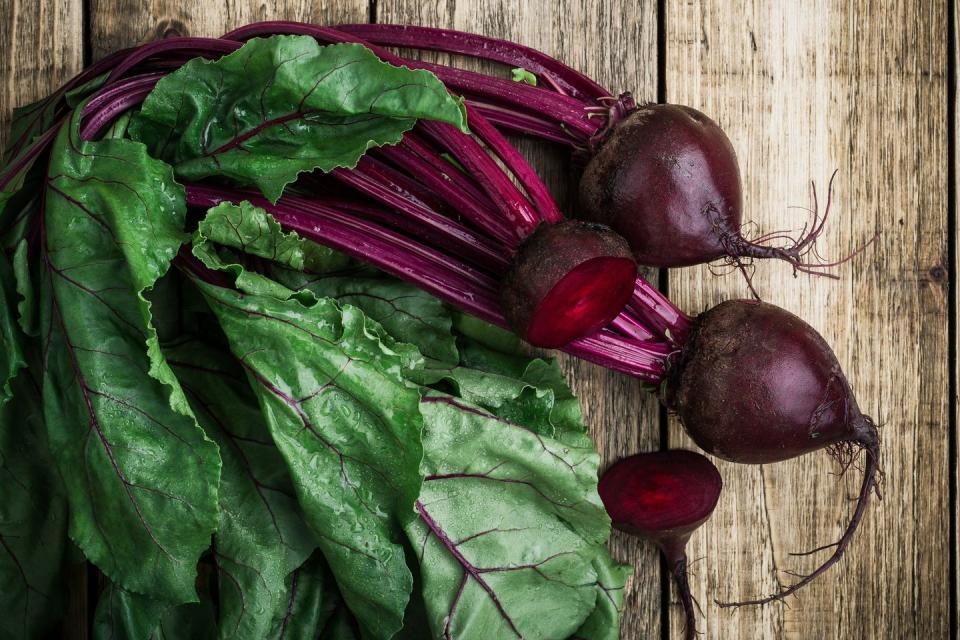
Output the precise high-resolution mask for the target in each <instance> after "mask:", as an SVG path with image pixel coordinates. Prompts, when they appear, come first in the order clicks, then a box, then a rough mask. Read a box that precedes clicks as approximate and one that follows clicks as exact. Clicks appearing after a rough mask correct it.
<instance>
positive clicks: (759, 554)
mask: <svg viewBox="0 0 960 640" xmlns="http://www.w3.org/2000/svg"><path fill="white" fill-rule="evenodd" d="M662 4H663V5H664V6H665V9H666V11H665V15H664V16H663V21H664V24H665V26H666V43H665V44H666V48H665V49H666V50H665V53H666V60H665V61H664V62H665V67H666V76H665V78H664V81H665V83H666V89H667V98H668V99H669V100H670V101H675V102H682V103H686V104H690V105H691V106H694V107H697V108H700V109H702V110H704V111H705V112H707V113H708V114H709V115H711V116H713V117H715V118H716V119H718V120H719V121H720V123H721V125H722V126H723V127H724V128H725V129H726V130H727V132H728V134H729V135H730V137H731V139H732V140H733V142H734V145H735V147H736V148H737V151H738V154H739V155H740V160H741V167H742V171H743V175H744V186H745V202H746V218H747V219H748V220H752V221H754V222H755V223H756V224H757V229H758V230H759V231H764V230H765V231H769V230H773V229H776V228H791V229H796V228H799V227H800V226H802V224H803V221H804V217H803V216H804V215H805V213H804V212H803V211H801V210H799V209H791V208H788V207H790V206H807V205H808V203H809V188H808V181H809V180H811V179H814V180H816V181H817V183H818V185H819V186H820V187H821V189H822V188H824V187H825V182H826V180H827V179H828V177H829V175H830V173H831V172H832V170H833V169H834V168H839V169H840V175H839V178H838V182H837V187H836V190H835V201H836V203H837V207H836V209H835V211H834V218H833V222H832V223H831V224H830V225H829V227H828V232H827V234H826V236H825V238H824V240H823V244H822V246H823V250H824V253H825V254H826V255H828V256H841V255H845V254H847V253H849V252H851V251H852V250H853V249H854V248H856V247H857V246H858V245H859V244H860V243H861V242H863V241H864V240H865V239H867V238H869V237H871V236H872V235H873V234H874V233H876V232H881V236H880V238H879V240H878V242H877V244H876V245H875V246H874V247H873V248H871V250H869V251H868V252H866V253H864V254H863V255H861V256H859V257H857V258H856V259H855V260H854V261H852V262H851V263H850V264H847V265H845V266H843V267H841V268H839V269H838V270H837V274H838V275H839V276H840V280H839V281H829V280H815V279H810V278H806V277H801V278H797V279H794V278H793V277H792V276H791V273H790V271H789V269H788V268H787V267H786V266H784V265H776V264H770V263H765V264H760V265H757V272H756V277H755V284H756V286H757V288H758V290H759V291H760V292H761V293H762V294H763V295H764V297H765V298H766V299H768V300H770V301H772V302H775V303H777V304H780V305H782V306H784V307H786V308H788V309H790V310H791V311H794V312H796V313H798V314H800V315H801V316H802V317H804V318H805V319H806V320H807V321H808V322H810V323H811V324H812V325H813V326H814V327H815V328H817V329H818V330H819V331H821V332H822V333H823V334H824V336H825V337H826V338H827V340H828V342H830V343H831V344H832V345H833V346H834V348H835V349H836V352H837V355H838V357H839V359H840V361H841V363H842V364H843V366H844V369H845V370H846V372H847V374H848V377H849V378H850V380H851V381H852V383H853V386H854V388H855V390H856V392H857V394H858V398H859V400H860V404H861V407H862V408H863V409H864V410H865V411H866V412H867V413H870V414H871V415H873V416H874V418H876V419H877V421H878V422H879V423H880V424H881V425H882V436H883V439H884V440H883V455H884V469H885V472H886V482H885V485H884V501H883V502H882V503H879V504H878V503H874V504H873V505H872V507H871V509H870V513H869V515H868V517H867V519H866V522H865V523H864V525H863V526H862V527H861V531H860V534H859V535H858V537H857V540H856V541H855V543H854V545H853V547H852V549H851V551H850V552H849V554H848V555H847V557H846V558H845V560H844V561H843V562H842V564H841V565H840V566H839V567H836V568H834V569H833V570H832V571H831V572H829V573H828V574H827V575H825V576H824V577H823V578H821V579H820V581H819V582H818V583H816V584H815V585H813V586H811V587H810V588H808V589H807V590H806V591H804V592H802V593H801V594H800V597H799V598H797V599H793V600H791V603H790V604H791V606H790V608H786V607H783V606H779V605H777V606H770V607H767V608H764V609H745V610H739V611H736V612H734V611H729V610H720V609H718V608H717V607H716V606H714V605H713V599H714V598H715V597H719V598H736V597H740V596H751V595H757V594H766V593H768V592H771V591H772V590H773V589H775V588H776V587H777V585H778V584H787V583H789V581H790V580H791V578H790V577H789V576H787V575H786V574H785V573H783V571H784V570H785V569H797V570H804V569H809V568H810V567H812V566H814V559H812V558H805V559H801V558H793V557H790V556H789V555H788V554H789V552H791V551H797V550H804V549H808V548H811V547H814V546H817V545H819V544H822V543H824V542H829V541H832V540H834V539H836V537H837V536H838V534H839V532H840V530H841V528H842V526H843V525H844V524H845V522H846V518H847V516H848V514H849V508H850V507H849V502H848V501H847V498H848V497H849V495H851V494H853V493H855V490H856V487H857V484H858V479H857V478H856V477H855V476H856V473H855V472H851V473H850V474H848V476H846V477H845V478H843V479H839V480H838V479H837V478H836V477H835V476H832V475H830V472H832V471H835V470H836V465H835V463H834V462H833V461H831V460H830V459H829V457H828V456H827V455H826V454H824V453H820V454H813V455H810V456H807V457H805V458H802V459H800V460H796V461H792V462H787V463H781V464H777V465H771V466H767V467H763V468H758V467H749V468H748V467H743V466H737V465H731V464H725V463H721V464H720V466H721V471H722V473H723V475H724V480H725V483H726V490H725V492H724V495H723V497H722V499H721V504H720V506H719V508H718V511H717V513H716V515H715V516H714V518H713V519H712V520H711V521H710V523H709V524H708V525H707V526H706V527H704V529H703V530H701V532H699V533H698V534H697V535H695V536H694V539H693V540H692V542H691V547H690V550H689V551H690V556H691V558H692V559H694V560H696V559H699V558H702V559H701V560H699V561H696V562H694V564H693V567H692V570H693V573H694V577H693V579H692V584H693V585H694V590H695V595H696V597H697V599H698V600H699V601H700V603H701V605H702V606H703V607H704V610H705V614H706V616H705V619H702V620H701V621H700V625H701V631H704V632H705V634H706V635H705V637H707V638H720V639H724V640H726V639H728V638H730V639H736V638H741V639H744V640H753V639H760V638H842V639H853V638H943V637H947V636H948V632H949V626H950V624H951V616H952V615H955V613H956V612H951V611H950V610H949V593H948V591H949V588H950V587H949V573H950V571H956V567H955V566H954V567H951V565H950V563H949V562H948V559H947V549H948V547H949V526H950V522H949V513H948V509H947V508H946V505H948V504H949V495H948V486H949V482H950V478H951V474H955V473H956V468H957V461H956V460H950V459H949V446H948V440H949V437H950V434H949V428H948V425H949V412H950V411H951V406H950V401H951V399H950V397H949V387H948V379H949V372H950V367H955V366H956V363H950V362H949V360H948V343H947V341H948V333H947V332H948V314H949V313H950V312H951V311H952V312H953V313H956V309H952V310H951V309H950V308H949V301H948V299H949V296H948V287H949V282H948V280H949V273H950V265H949V264H948V262H947V261H948V257H947V256H948V247H947V243H948V242H949V241H951V234H955V233H957V232H958V230H956V229H949V228H948V220H947V189H946V185H947V180H948V173H947V160H948V159H947V140H948V135H950V131H951V129H950V127H949V126H948V122H947V112H946V105H947V82H948V75H947V74H948V67H947V56H948V55H953V56H956V55H957V53H956V52H948V51H947V50H946V29H947V22H948V11H947V5H946V1H945V0H935V1H933V2H926V1H920V0H913V1H910V0H891V1H890V2H884V3H882V5H878V4H877V3H872V2H867V1H866V0H855V1H852V2H844V1H842V0H813V2H811V3H804V5H803V7H802V8H800V7H796V6H794V3H780V2H763V1H762V0H665V2H663V3H662ZM82 6H83V5H82V3H81V2H80V1H79V0H40V1H39V2H24V1H23V0H0V52H2V56H3V57H2V61H0V65H2V66H0V78H2V81H3V91H0V125H2V130H0V145H2V144H3V142H4V138H3V136H4V135H5V134H6V131H5V129H6V124H7V122H8V118H9V113H10V110H11V109H12V108H13V107H14V106H17V105H19V104H26V103H28V102H30V101H32V100H34V99H36V98H38V97H40V96H42V95H44V94H45V93H47V92H49V91H50V90H51V89H52V88H54V87H55V86H57V85H58V84H60V83H61V82H62V81H64V80H65V79H66V78H68V77H69V76H70V75H72V74H73V73H74V72H76V71H77V70H79V68H80V67H81V64H82V60H83V58H84V51H83V35H82V34H83V31H84V29H83V24H84V16H83V8H82ZM656 6H657V2H655V1H654V0H642V1H641V2H639V3H638V2H630V1H629V0H608V1H606V2H603V3H590V2H586V0H559V1H555V2H549V1H548V0H532V1H530V2H523V3H521V2H519V0H471V1H468V0H460V1H459V2H456V1H455V0H449V1H447V2H443V3H441V2H435V3H420V2H415V1H414V0H379V2H378V3H377V13H378V18H379V20H380V21H383V22H386V21H392V22H411V23H418V24H425V25H439V26H450V27H455V28H459V29H465V30H471V31H477V32H482V33H486V34H490V35H497V36H501V37H507V38H511V39H514V40H517V41H520V42H523V43H525V44H529V45H532V46H535V47H538V48H540V49H543V50H545V51H547V52H549V53H551V54H554V55H557V56H558V57H560V58H561V59H564V60H565V61H567V62H569V63H570V64H572V65H573V66H575V67H577V68H579V69H582V70H584V71H586V72H587V73H589V74H590V75H592V76H593V77H595V78H597V79H598V80H599V81H601V82H602V83H603V84H605V85H607V86H608V87H610V88H612V89H620V88H623V89H631V90H633V91H634V93H635V95H637V96H638V97H639V98H641V99H654V98H655V97H656V96H655V94H656V83H657V77H656V70H657V41H656V31H657V29H656V23H657V15H656ZM89 9H90V13H89V16H88V21H89V28H90V36H91V37H90V42H91V43H92V47H93V49H92V51H89V52H87V54H88V55H90V56H92V58H93V59H96V58H99V57H101V56H102V55H104V54H106V53H108V52H110V51H113V50H115V49H117V48H120V47H122V46H129V45H132V44H136V43H138V42H144V41H147V40H151V39H153V38H156V37H160V36H163V35H171V34H192V35H211V36H213V35H219V34H220V33H222V32H224V31H226V30H228V29H230V28H232V27H235V26H238V25H241V24H246V23H249V22H253V21H257V20H267V19H295V20H305V21H311V22H318V23H328V24H331V23H336V22H345V21H348V22H363V21H366V20H367V18H368V9H369V7H368V2H367V0H334V1H332V2H329V1H328V2H324V3H313V2H309V1H307V0H296V1H295V0H281V1H277V2H270V3H264V2H255V1H253V0H231V1H229V2H226V3H210V2H202V1H201V0H148V1H147V2H134V1H133V0H90V2H89ZM38 52H41V53H40V54H39V55H38ZM955 66H956V65H954V68H955ZM953 130H956V125H954V129H953ZM522 149H523V150H524V151H525V152H526V153H528V155H529V157H531V158H532V160H533V162H534V163H535V164H536V165H537V167H538V168H539V169H540V170H541V171H542V173H543V175H544V177H545V178H546V179H547V180H548V182H549V183H550V185H551V187H552V188H554V190H555V192H556V193H557V194H558V197H559V198H560V200H561V201H566V198H565V197H564V196H565V195H566V193H567V192H568V191H569V189H570V187H571V186H572V184H573V181H572V180H571V176H570V174H569V171H568V168H567V167H566V165H565V163H564V162H562V161H560V160H558V157H559V156H558V154H557V153H556V152H555V150H552V149H547V148H546V147H540V146H535V145H532V144H528V143H523V144H522ZM955 175H956V173H955ZM952 239H953V241H955V242H958V241H960V237H954V238H952ZM954 270H955V267H954ZM670 283H671V294H672V297H674V298H675V299H676V300H677V301H678V302H679V303H680V304H681V306H683V307H684V308H685V309H687V310H688V311H691V312H695V311H699V310H702V309H705V308H707V307H709V306H711V305H712V304H715V303H716V302H719V301H720V300H722V299H725V298H728V297H732V296H744V295H746V293H747V291H746V288H745V286H744V285H743V282H742V280H741V278H740V277H739V276H738V275H737V274H728V275H726V276H724V277H719V278H718V277H715V276H714V275H712V274H711V273H710V272H709V270H708V269H705V268H703V269H700V268H695V269H686V270H682V271H674V272H672V273H671V275H670ZM954 317H955V316H954ZM564 366H565V369H566V371H567V373H568V377H569V379H570V380H571V382H572V383H573V384H574V386H575V390H576V391H577V393H578V395H580V397H581V398H583V404H584V411H585V414H586V417H587V420H588V422H589V423H590V424H591V427H592V430H593V434H594V436H595V438H596V440H597V443H598V446H599V447H600V449H601V451H602V453H603V455H604V458H605V460H607V461H609V460H612V459H614V458H616V457H619V456H621V455H624V454H627V453H631V452H635V451H642V450H650V449H655V448H657V447H658V446H660V445H661V443H660V442H659V437H658V433H659V429H658V419H657V407H656V405H655V403H654V402H653V401H652V400H651V399H650V398H649V397H647V396H646V395H645V394H643V393H642V392H641V391H640V388H639V385H638V384H636V383H635V382H634V381H632V380H630V379H627V378H624V377H622V376H618V375H615V374H611V373H609V372H606V371H603V370H600V369H598V368H596V367H593V366H591V365H588V364H584V363H581V362H575V361H572V360H569V359H567V360H564ZM669 444H670V445H671V446H692V444H691V443H690V441H689V440H687V439H686V438H685V436H684V435H683V434H682V431H681V430H680V428H679V427H678V425H676V424H674V425H672V426H671V430H670V434H669ZM613 548H614V552H615V554H616V555H617V557H618V558H620V559H622V560H627V561H630V562H632V563H634V564H636V565H637V567H638V572H637V576H636V578H635V579H634V580H633V583H632V587H631V590H630V592H629V595H628V600H627V611H626V613H625V616H624V624H623V628H622V637H623V638H627V639H646V638H660V637H661V629H660V619H661V605H662V603H661V596H660V572H659V564H658V561H657V558H656V553H655V552H654V550H653V549H652V548H650V547H649V546H646V545H643V544H641V543H637V542H635V541H633V540H630V539H627V538H625V537H621V536H617V537H615V539H614V541H613ZM72 582H73V583H74V584H76V585H77V588H76V589H74V597H73V599H72V604H71V607H72V609H71V611H70V613H69V618H68V624H67V625H66V629H67V633H68V636H67V637H70V638H85V637H86V633H87V628H88V622H89V621H88V620H87V619H85V617H84V616H85V614H86V608H87V600H86V594H85V587H86V579H85V577H84V575H83V574H82V573H81V574H78V575H77V576H75V577H74V578H72ZM663 604H664V605H666V606H668V607H669V609H668V610H669V613H670V616H669V618H670V629H669V631H670V633H669V636H670V637H672V638H680V637H682V632H681V628H680V623H679V620H680V616H679V615H677V613H678V605H677V603H676V602H675V599H672V600H671V602H669V603H663Z"/></svg>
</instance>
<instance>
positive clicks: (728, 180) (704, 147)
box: [578, 104, 833, 273]
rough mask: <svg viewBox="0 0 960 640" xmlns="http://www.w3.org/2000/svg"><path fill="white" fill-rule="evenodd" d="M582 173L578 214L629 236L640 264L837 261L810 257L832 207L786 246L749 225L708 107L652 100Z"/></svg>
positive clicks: (615, 129) (733, 163) (803, 267)
mask: <svg viewBox="0 0 960 640" xmlns="http://www.w3.org/2000/svg"><path fill="white" fill-rule="evenodd" d="M601 140H602V141H601V142H600V143H599V144H598V145H597V148H596V149H595V150H594V153H593V155H592V157H591V158H590V161H589V162H588V163H587V166H586V168H585V170H584V173H583V176H582V177H581V179H580V210H579V212H578V215H579V217H581V218H583V219H585V220H593V221H595V222H600V223H603V224H606V225H609V226H610V227H611V228H613V229H614V230H615V231H617V232H618V233H619V234H621V235H622V236H623V237H624V238H626V240H627V242H629V243H630V247H631V249H633V255H634V257H635V258H636V260H637V263H638V264H642V265H646V266H651V267H683V266H688V265H693V264H702V263H707V262H712V261H714V260H717V259H720V258H727V259H729V260H731V261H732V262H733V263H735V264H742V262H741V260H742V259H744V258H748V259H749V258H780V259H782V260H786V261H787V262H789V263H791V264H792V265H793V266H794V268H795V269H797V270H799V271H811V272H816V273H820V272H818V271H815V270H816V269H819V268H823V267H828V266H833V265H832V264H824V263H814V264H810V263H806V262H804V257H805V256H806V255H807V253H808V252H809V251H810V250H811V249H812V248H813V243H814V241H815V239H816V237H817V236H818V235H819V234H820V232H821V231H822V229H823V222H824V221H825V220H826V215H824V216H823V217H819V218H815V219H814V223H813V225H812V227H811V228H810V229H809V231H808V233H806V234H805V235H803V236H802V237H801V238H799V239H797V240H795V241H791V243H790V244H789V245H788V246H782V247H778V246H769V245H767V244H764V242H765V241H767V240H771V239H780V238H784V237H785V234H783V233H774V234H770V235H769V236H766V237H765V238H760V239H758V240H757V241H753V242H752V241H749V240H746V239H745V238H744V237H743V235H742V233H741V228H742V226H743V222H742V217H743V194H742V188H741V183H740V168H739V165H738V164H737V156H736V153H735V152H734V150H733V145H731V144H730V140H729V139H728V138H727V135H726V134H725V133H724V132H723V130H722V129H721V128H720V127H719V126H717V124H716V123H715V122H714V121H713V120H711V119H710V118H708V117H707V116H706V115H704V114H703V113H701V112H699V111H697V110H696V109H692V108H690V107H684V106H680V105H672V104H647V105H642V106H640V107H637V108H636V109H634V110H633V111H631V112H629V115H627V116H626V117H624V118H622V119H620V120H618V121H616V122H615V123H614V124H612V125H611V126H610V128H609V130H608V132H607V133H606V135H604V136H601Z"/></svg>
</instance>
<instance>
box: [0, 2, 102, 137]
mask: <svg viewBox="0 0 960 640" xmlns="http://www.w3.org/2000/svg"><path fill="white" fill-rule="evenodd" d="M0 51H2V52H3V58H2V60H0V82H2V86H3V91H0V148H3V147H4V146H5V145H6V142H7V140H6V136H7V126H8V125H9V123H10V114H11V112H12V111H13V109H14V107H19V106H23V105H26V104H30V103H31V102H33V101H35V100H39V99H40V98H42V97H44V96H46V95H48V94H49V93H50V92H51V91H53V90H54V89H56V88H57V87H58V86H60V85H61V84H63V83H64V82H65V81H66V80H68V79H69V78H70V77H71V76H73V75H74V74H75V73H77V72H78V71H80V69H81V68H82V67H83V3H82V2H81V0H62V1H59V2H56V1H54V0H42V1H40V2H37V1H36V0H33V1H31V0H27V1H24V0H0Z"/></svg>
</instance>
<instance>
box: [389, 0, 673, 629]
mask: <svg viewBox="0 0 960 640" xmlns="http://www.w3.org/2000/svg"><path fill="white" fill-rule="evenodd" d="M377 21H378V22H384V23H404V24H417V25H424V26H435V27H446V28H452V29H459V30H462V31H473V32H476V33H483V34H485V35H490V36H496V37H501V38H507V39H509V40H513V41H515V42H520V43H522V44H526V45H530V46H532V47H535V48H537V49H540V50H541V51H544V52H546V53H548V54H550V55H553V56H556V57H558V58H560V59H561V60H563V61H565V62H567V63H568V64H570V65H571V66H573V67H575V68H577V69H580V70H582V71H584V72H586V73H587V74H588V75H590V76H591V77H593V78H595V79H596V80H597V81H599V82H600V83H602V84H604V85H605V86H607V87H610V88H612V89H617V90H620V89H623V90H627V89H629V90H630V91H632V92H633V93H634V95H635V96H637V98H638V99H641V100H655V99H656V69H657V66H656V3H655V2H653V1H652V0H644V1H643V2H630V1H629V0H614V1H611V2H604V3H599V4H598V3H594V2H588V1H586V0H564V1H561V2H557V1H555V0H533V1H530V2H524V3H516V2H511V1H509V0H479V1H473V2H458V3H454V2H449V3H446V4H443V3H422V2H419V1H417V0H379V2H378V3H377ZM424 57H428V54H425V55H424ZM433 59H436V56H433ZM458 64H461V65H462V66H465V67H468V68H476V69H483V70H485V71H490V72H493V71H499V72H500V73H502V74H503V75H504V76H505V77H508V75H509V74H508V72H507V70H506V69H505V68H503V67H500V68H499V69H497V67H495V66H492V65H484V64H480V63H478V62H476V61H472V60H462V61H459V62H458ZM518 145H519V148H520V149H521V151H523V152H524V154H525V155H526V156H527V157H528V158H529V159H530V160H531V162H532V164H533V165H534V166H535V167H536V168H537V169H538V172H539V173H540V175H541V176H542V177H543V178H544V179H545V180H546V182H547V183H548V185H549V186H550V187H551V189H552V190H553V192H554V194H555V196H556V197H557V199H558V201H559V202H560V203H561V205H565V204H567V203H569V201H570V199H569V197H568V195H569V193H570V187H571V186H575V184H576V183H575V181H573V180H571V173H570V170H569V167H568V165H567V163H566V162H565V161H564V156H565V154H564V153H558V150H557V149H556V148H555V147H549V146H547V145H538V144H534V143H532V142H529V141H520V142H518ZM562 362H563V367H564V370H565V372H566V374H567V379H568V380H569V381H570V382H571V384H572V385H573V387H574V391H575V392H576V394H577V395H578V396H579V397H580V398H581V400H582V402H581V404H582V406H583V409H584V416H585V418H586V420H587V424H589V425H590V426H591V433H592V435H593V437H594V440H595V442H596V443H597V446H598V448H599V450H600V452H601V455H602V456H603V459H604V461H605V463H609V462H611V461H613V460H615V459H617V458H619V457H621V456H623V455H625V454H629V453H636V452H638V451H650V450H654V449H656V448H657V447H658V446H659V426H658V424H659V423H658V409H657V405H656V403H655V402H654V401H653V399H652V398H651V397H649V395H648V394H646V393H644V392H643V391H641V389H640V385H639V384H638V383H637V381H636V380H633V379H630V378H627V377H625V376H621V375H618V374H614V373H611V372H609V371H606V370H604V369H601V368H599V367H596V366H594V365H590V364H587V363H584V362H580V361H577V360H575V359H573V358H566V357H565V358H562ZM612 549H613V553H614V555H615V556H616V557H617V558H618V559H619V560H621V561H625V562H629V563H631V564H633V565H635V566H636V568H637V570H636V576H635V578H634V579H633V581H632V583H631V586H630V589H629V590H628V592H627V596H626V608H625V615H624V620H623V624H622V632H623V637H624V638H656V637H659V634H660V609H661V603H660V566H659V560H658V558H657V552H656V550H655V549H654V548H653V547H652V546H651V545H649V544H646V543H643V542H640V541H638V540H636V539H635V538H632V537H629V536H625V535H621V534H616V535H615V536H614V539H613V542H612Z"/></svg>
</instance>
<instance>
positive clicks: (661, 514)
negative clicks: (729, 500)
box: [598, 449, 723, 640]
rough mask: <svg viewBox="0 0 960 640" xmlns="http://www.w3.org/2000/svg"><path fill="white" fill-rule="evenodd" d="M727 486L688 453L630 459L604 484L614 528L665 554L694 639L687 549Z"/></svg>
mask: <svg viewBox="0 0 960 640" xmlns="http://www.w3.org/2000/svg"><path fill="white" fill-rule="evenodd" d="M722 488H723V481H722V480H721V478H720V472H719V471H717V468H716V467H715V466H714V465H713V463H712V462H710V461H709V460H708V459H707V458H705V457H704V456H702V455H700V454H699V453H694V452H693V451H685V450H682V449H677V450H674V451H657V452H654V453H641V454H638V455H634V456H630V457H629V458H624V459H622V460H620V461H618V462H617V463H616V464H614V465H613V466H612V467H610V469H608V470H607V472H606V473H604V474H603V477H601V478H600V484H599V485H598V491H599V492H600V499H601V500H603V505H604V507H606V509H607V513H608V514H609V515H610V519H611V520H612V521H613V526H614V527H616V528H617V529H620V530H621V531H625V532H626V533H631V534H634V535H637V536H640V537H642V538H646V539H648V540H652V541H653V542H655V543H656V544H657V546H659V547H660V550H661V551H662V552H663V555H664V557H665V558H666V560H667V565H668V566H669V567H670V573H671V575H673V577H674V580H675V581H676V584H677V591H678V593H679V594H680V601H681V603H682V604H683V611H684V615H685V617H686V637H687V639H688V640H692V639H693V638H695V637H696V633H697V630H696V626H695V622H696V620H695V617H694V610H693V596H692V595H691V594H690V586H689V584H688V581H687V554H686V552H685V547H686V545H687V541H688V540H689V539H690V535H691V534H692V533H693V532H694V531H695V530H696V529H697V528H698V527H700V525H702V524H703V523H704V522H706V521H707V518H709V517H710V514H712V513H713V510H714V508H715V507H716V506H717V500H718V499H719V497H720V490H721V489H722Z"/></svg>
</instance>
